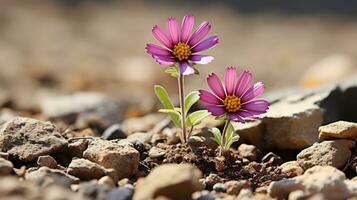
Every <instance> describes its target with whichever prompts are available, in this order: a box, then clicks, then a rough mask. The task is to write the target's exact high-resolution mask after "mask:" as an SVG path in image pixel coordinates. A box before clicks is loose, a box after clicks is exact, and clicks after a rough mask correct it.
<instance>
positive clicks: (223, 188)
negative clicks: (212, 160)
mask: <svg viewBox="0 0 357 200" xmlns="http://www.w3.org/2000/svg"><path fill="white" fill-rule="evenodd" d="M213 190H214V191H216V192H226V191H227V186H226V185H225V184H224V183H216V184H214V186H213Z"/></svg>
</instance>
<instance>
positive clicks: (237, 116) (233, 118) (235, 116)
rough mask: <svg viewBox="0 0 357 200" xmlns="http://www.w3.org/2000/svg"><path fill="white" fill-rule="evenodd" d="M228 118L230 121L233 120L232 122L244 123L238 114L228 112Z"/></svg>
mask: <svg viewBox="0 0 357 200" xmlns="http://www.w3.org/2000/svg"><path fill="white" fill-rule="evenodd" d="M229 119H230V120H232V121H234V122H241V123H244V119H243V117H241V116H240V115H239V114H233V113H230V114H229Z"/></svg>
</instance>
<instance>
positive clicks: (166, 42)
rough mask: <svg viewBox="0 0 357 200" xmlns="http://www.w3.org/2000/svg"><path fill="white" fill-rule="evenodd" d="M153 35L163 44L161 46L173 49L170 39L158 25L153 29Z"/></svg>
mask: <svg viewBox="0 0 357 200" xmlns="http://www.w3.org/2000/svg"><path fill="white" fill-rule="evenodd" d="M152 34H153V36H154V37H155V38H156V39H157V40H158V41H159V42H161V44H163V45H165V46H166V47H168V48H172V47H173V44H172V42H171V40H170V38H169V37H167V35H166V33H165V32H164V31H163V30H162V29H161V28H160V27H159V26H157V25H156V26H154V27H153V28H152Z"/></svg>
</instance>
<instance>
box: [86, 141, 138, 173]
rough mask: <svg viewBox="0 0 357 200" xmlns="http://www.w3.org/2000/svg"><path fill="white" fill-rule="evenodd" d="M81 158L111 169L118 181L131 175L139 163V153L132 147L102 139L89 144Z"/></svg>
mask: <svg viewBox="0 0 357 200" xmlns="http://www.w3.org/2000/svg"><path fill="white" fill-rule="evenodd" d="M83 156H84V158H86V159H88V160H90V161H92V162H95V163H97V164H99V165H101V166H103V167H105V168H113V169H114V170H116V172H117V175H118V178H119V179H120V178H126V177H128V176H130V175H132V174H133V173H134V172H135V171H136V170H137V169H138V166H139V161H140V158H139V152H138V151H137V150H136V149H134V148H133V147H131V146H129V145H120V144H118V143H116V142H112V141H107V140H102V139H96V140H94V141H92V142H90V144H89V146H88V148H87V150H85V151H84V153H83Z"/></svg>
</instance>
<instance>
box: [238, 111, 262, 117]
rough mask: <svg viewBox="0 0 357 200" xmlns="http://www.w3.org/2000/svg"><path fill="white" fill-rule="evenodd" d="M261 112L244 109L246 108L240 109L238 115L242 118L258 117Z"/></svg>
mask: <svg viewBox="0 0 357 200" xmlns="http://www.w3.org/2000/svg"><path fill="white" fill-rule="evenodd" d="M260 114H262V112H258V111H246V110H240V111H239V115H240V116H242V117H243V118H256V117H258V116H259V115H260Z"/></svg>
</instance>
